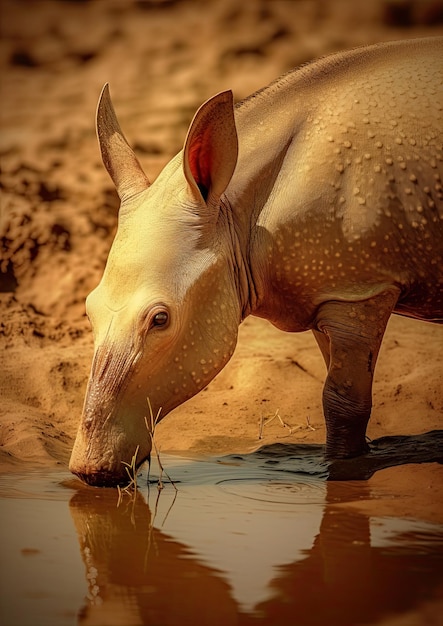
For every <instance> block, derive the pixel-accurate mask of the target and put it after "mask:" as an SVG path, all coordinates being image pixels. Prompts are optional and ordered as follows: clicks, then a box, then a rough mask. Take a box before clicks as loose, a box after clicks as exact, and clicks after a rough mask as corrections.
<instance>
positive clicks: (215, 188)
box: [70, 38, 443, 486]
mask: <svg viewBox="0 0 443 626" xmlns="http://www.w3.org/2000/svg"><path fill="white" fill-rule="evenodd" d="M442 74H443V39H442V38H435V39H424V40H415V41H409V42H397V43H389V44H381V45H376V46H371V47H367V48H361V49H357V50H353V51H350V52H345V53H342V54H337V55H332V56H330V57H327V58H325V59H321V60H319V61H317V62H315V63H312V64H310V65H307V66H304V67H302V68H301V69H298V70H296V71H294V72H291V73H289V74H287V75H285V76H284V77H282V78H281V79H279V80H277V81H276V82H274V83H273V84H271V85H270V86H269V87H267V88H266V89H264V90H262V91H260V92H258V93H257V94H254V95H253V96H251V97H250V98H248V99H246V100H245V101H243V102H241V103H240V104H238V105H237V106H236V107H233V101H232V94H231V92H223V93H221V94H218V95H217V96H215V97H214V98H212V99H210V100H209V101H208V102H206V103H205V104H204V105H203V106H202V107H201V108H200V109H199V111H198V112H197V114H196V115H195V117H194V120H193V122H192V124H191V126H190V129H189V132H188V135H187V138H186V142H185V146H184V149H183V151H182V152H180V153H179V154H178V155H177V156H176V157H175V158H174V159H173V160H172V161H171V162H170V163H169V164H168V165H167V166H166V167H165V169H164V170H163V172H162V173H161V175H160V176H159V178H158V179H157V180H156V181H155V182H154V183H153V184H152V185H150V184H149V182H148V179H147V178H146V176H145V174H144V173H143V171H142V169H141V167H140V165H139V163H138V161H137V159H136V157H135V155H134V153H133V151H132V150H131V148H130V147H129V145H128V144H127V142H126V140H125V138H124V136H123V134H122V132H121V130H120V127H119V125H118V122H117V119H116V117H115V113H114V110H113V108H112V104H111V101H110V96H109V91H108V88H107V87H105V88H104V90H103V93H102V96H101V100H100V103H99V107H98V114H97V129H98V136H99V142H100V147H101V151H102V156H103V161H104V164H105V166H106V168H107V170H108V172H109V174H110V175H111V177H112V179H113V181H114V183H115V185H116V188H117V191H118V193H119V196H120V199H121V209H120V215H119V225H118V231H117V235H116V237H115V240H114V243H113V245H112V249H111V251H110V253H109V258H108V262H107V265H106V269H105V272H104V275H103V278H102V280H101V282H100V284H99V285H98V287H97V288H96V289H95V290H94V291H93V292H92V293H91V294H90V295H89V297H88V299H87V310H88V314H89V317H90V319H91V323H92V326H93V329H94V338H95V355H94V360H93V364H92V370H91V374H90V379H89V385H88V389H87V393H86V399H85V405H84V410H83V415H82V418H81V423H80V427H79V430H78V434H77V439H76V442H75V446H74V449H73V452H72V457H71V463H70V468H71V470H72V471H73V472H74V473H75V474H77V475H78V476H80V477H81V478H82V479H83V480H85V481H86V482H88V483H90V484H91V485H110V486H112V485H116V484H118V483H122V482H125V481H126V480H127V474H126V471H125V465H124V462H127V463H128V462H130V461H131V458H132V457H133V455H134V452H135V450H136V448H137V446H139V448H138V454H137V464H140V463H141V462H142V461H143V460H144V459H146V458H147V456H148V455H149V453H150V440H149V437H148V436H147V432H146V425H145V420H144V416H145V415H147V414H148V404H147V398H148V397H149V400H150V403H151V405H152V408H153V412H154V415H156V414H157V411H158V410H159V409H160V408H161V416H162V417H164V416H165V415H166V414H167V413H168V412H169V411H171V410H172V409H174V408H175V407H176V406H178V405H179V404H181V403H183V402H184V401H185V400H187V399H188V398H190V397H191V396H193V395H194V394H196V393H198V392H199V391H200V390H201V389H203V388H204V387H205V386H206V385H207V384H208V383H209V381H210V380H211V379H212V378H213V377H214V376H215V375H216V374H217V372H219V371H220V370H221V369H222V368H223V366H224V365H225V364H226V363H227V361H228V360H229V358H230V357H231V355H232V353H233V351H234V348H235V345H236V341H237V329H238V326H239V324H240V322H241V321H242V320H243V319H244V318H245V317H246V316H248V315H257V316H260V317H264V318H266V319H268V320H270V321H271V322H272V323H273V324H275V325H276V326H277V327H278V328H280V329H282V330H285V331H295V332H296V331H304V330H308V329H310V330H312V331H313V332H314V335H315V337H316V339H317V341H318V344H319V346H320V349H321V351H322V353H323V356H324V359H325V361H326V366H327V369H328V374H327V379H326V382H325V387H324V393H323V405H324V414H325V419H326V428H327V441H326V454H327V456H328V457H329V458H343V457H351V456H357V455H360V454H362V453H364V452H365V451H366V443H365V431H366V425H367V422H368V419H369V417H370V412H371V387H372V379H373V372H374V367H375V363H376V360H377V355H378V351H379V348H380V344H381V341H382V337H383V333H384V331H385V327H386V324H387V321H388V319H389V316H390V315H391V313H393V312H396V313H401V314H403V315H408V316H411V317H415V318H419V319H422V320H428V321H433V322H440V323H441V322H442V319H443V294H442V292H443V270H442V267H443V265H442V264H443V203H442V165H443V163H442V159H443V157H442V136H443V94H442ZM234 170H235V171H234ZM411 356H412V355H411ZM296 393H297V390H296V389H294V397H296ZM208 419H209V418H208Z"/></svg>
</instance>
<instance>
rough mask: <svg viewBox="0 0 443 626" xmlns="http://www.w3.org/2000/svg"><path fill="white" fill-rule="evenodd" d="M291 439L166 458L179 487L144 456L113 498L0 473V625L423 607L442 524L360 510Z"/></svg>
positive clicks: (374, 619) (349, 617)
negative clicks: (130, 481) (219, 453)
mask: <svg viewBox="0 0 443 626" xmlns="http://www.w3.org/2000/svg"><path fill="white" fill-rule="evenodd" d="M295 448H296V447H295V446H293V449H292V451H291V453H289V452H288V451H287V450H284V449H282V448H279V449H278V450H277V449H273V448H272V447H271V448H269V450H268V451H267V452H266V451H263V450H262V451H259V452H257V453H255V454H250V455H245V456H239V455H231V456H227V457H223V458H215V459H206V460H201V459H200V460H197V459H190V458H188V459H184V458H179V457H176V456H168V455H162V462H163V465H164V466H165V468H166V469H167V472H168V476H170V478H171V479H172V480H173V481H174V484H175V487H174V485H172V484H171V483H170V482H169V479H168V477H167V476H165V475H163V476H162V481H163V489H161V490H159V489H158V487H157V485H158V478H159V475H160V472H159V469H158V467H156V466H155V464H154V463H153V467H151V470H150V472H149V476H148V470H147V467H144V468H143V470H142V471H141V472H140V474H139V476H138V485H139V489H138V490H137V492H135V493H132V494H128V493H122V494H120V497H119V494H118V492H117V490H115V489H100V488H92V487H86V486H84V485H82V484H81V483H80V482H79V481H78V480H77V479H75V478H73V477H72V476H71V475H70V474H68V473H67V472H54V471H33V472H29V473H22V474H11V475H2V476H0V496H1V500H0V506H1V519H2V531H3V532H2V559H1V604H0V606H1V609H0V610H1V613H0V618H1V619H0V622H1V624H2V625H4V626H27V625H28V624H29V625H31V624H32V626H39V625H41V626H51V625H54V626H65V625H73V624H76V625H77V624H79V625H80V624H84V625H93V624H94V625H101V626H114V625H122V626H123V625H125V626H137V625H145V624H146V625H155V626H161V625H173V626H174V625H176V624H177V625H179V624H180V626H183V625H187V624H189V625H192V626H194V625H195V624H202V625H208V626H218V625H223V626H230V625H234V624H235V625H242V624H245V625H251V624H262V625H266V626H274V625H276V626H279V625H282V626H283V625H285V626H287V625H288V624H295V625H297V624H300V625H311V624H312V625H322V626H323V625H324V624H328V625H331V626H334V625H337V626H339V625H340V626H345V625H347V624H348V625H351V624H378V623H380V624H381V623H383V624H388V623H389V622H388V621H386V620H387V619H388V618H392V619H393V620H394V621H393V622H392V623H396V622H395V620H396V619H400V618H402V616H403V617H404V616H408V615H411V614H412V615H419V614H420V610H421V607H423V606H425V607H428V608H427V609H426V610H427V611H428V613H429V611H430V610H432V606H433V604H432V603H433V602H435V601H436V598H437V596H438V590H439V589H440V590H441V586H442V583H443V540H442V531H443V527H442V526H440V525H438V524H434V523H429V522H424V521H419V520H418V519H405V520H404V519H400V518H397V517H380V516H377V515H375V516H374V515H373V516H370V515H368V514H366V513H363V512H362V511H361V510H360V509H359V508H358V507H355V506H354V505H355V503H356V502H358V501H359V500H364V501H367V500H370V499H373V500H376V499H377V497H378V495H377V493H373V492H371V488H370V487H369V485H368V483H367V482H365V481H356V482H340V483H334V482H328V481H326V480H325V472H324V467H323V465H322V461H321V455H320V453H319V452H318V451H317V450H315V449H313V450H312V452H309V450H308V449H307V448H305V449H301V450H300V451H299V452H298V451H297V450H296V449H295ZM294 459H296V460H297V463H294ZM294 468H296V469H294ZM393 497H395V494H393ZM429 606H431V609H429ZM423 610H424V609H423ZM398 623H400V622H398ZM401 623H403V622H401ZM404 623H406V622H404ZM408 623H409V622H408ZM411 623H412V622H411ZM436 623H437V622H436Z"/></svg>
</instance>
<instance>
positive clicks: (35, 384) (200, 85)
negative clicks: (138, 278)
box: [0, 0, 443, 522]
mask: <svg viewBox="0 0 443 626" xmlns="http://www.w3.org/2000/svg"><path fill="white" fill-rule="evenodd" d="M395 6H396V7H397V9H395V10H394V8H393V7H395ZM398 6H399V3H395V2H387V1H382V0H373V1H372V2H367V1H359V0H354V1H353V2H348V1H347V0H342V1H331V2H325V1H321V0H317V1H315V0H312V1H309V2H308V1H303V0H299V1H297V2H295V1H294V2H288V1H284V0H272V1H270V0H269V1H264V0H263V1H261V2H260V1H259V0H248V1H245V2H243V3H240V2H238V1H236V0H205V1H202V2H199V1H191V0H189V1H181V2H180V1H176V2H174V1H163V2H161V1H157V2H147V1H144V2H142V1H140V2H135V1H133V2H131V1H130V0H119V1H117V0H114V1H113V0H110V1H105V0H103V1H101V0H90V1H89V2H88V1H83V2H67V1H55V0H54V1H39V0H33V1H26V0H22V1H17V0H15V1H13V0H3V1H2V2H1V7H2V16H1V24H2V30H3V32H2V41H1V47H0V63H1V65H0V74H1V123H2V127H1V137H0V153H1V163H2V174H1V186H2V199H1V227H0V238H1V249H0V255H1V256H0V269H1V272H2V273H1V274H0V280H1V293H0V311H1V317H0V360H1V365H0V390H1V404H0V470H2V471H10V470H12V469H14V468H18V467H24V466H25V467H29V468H32V467H35V466H41V465H51V464H57V463H58V464H61V465H63V466H64V465H65V464H66V463H67V460H68V458H69V453H70V449H71V447H72V444H73V438H74V436H75V431H76V428H77V424H78V420H79V417H80V413H81V406H82V402H83V395H84V391H85V385H86V380H87V375H88V369H89V364H90V361H91V356H92V337H91V333H90V330H89V326H88V322H87V320H86V318H85V317H84V299H85V296H86V294H87V293H88V292H89V291H90V290H91V289H92V288H93V287H94V286H95V285H96V284H97V282H98V280H99V278H100V275H101V272H102V269H103V265H104V262H105V260H106V256H107V252H108V250H109V246H110V244H111V241H112V237H113V235H114V232H115V228H116V216H117V209H118V202H117V198H116V194H115V191H114V189H113V187H112V185H111V183H110V181H109V179H108V176H107V174H106V172H105V171H104V168H103V167H102V165H101V161H100V157H99V152H98V148H97V145H96V138H95V130H94V114H95V106H96V101H97V97H98V94H99V92H100V89H101V87H102V85H103V83H105V82H107V81H109V82H110V84H111V90H112V94H113V99H114V103H115V106H116V109H117V111H118V114H119V118H120V121H121V124H122V126H123V128H124V129H125V133H126V134H127V136H128V138H129V139H130V140H131V141H132V142H133V145H134V146H135V148H136V151H137V154H138V155H139V157H140V160H141V162H142V164H143V166H144V168H145V170H146V171H147V172H148V174H149V177H150V178H151V179H153V178H154V177H155V176H156V175H157V174H158V172H159V171H160V169H161V167H162V166H163V165H164V164H165V163H166V162H167V161H168V160H169V158H170V157H171V156H173V155H174V154H175V153H176V152H177V151H178V150H179V149H180V148H181V145H182V142H183V139H184V136H185V133H186V128H187V125H188V123H189V121H190V119H191V118H192V115H193V113H194V111H195V110H196V108H197V107H198V106H199V105H200V104H201V103H202V102H203V101H204V100H205V99H207V98H208V97H209V96H211V95H213V94H214V93H216V92H217V91H221V90H223V89H225V88H232V89H233V90H234V95H235V98H236V100H239V99H241V98H243V97H244V96H246V95H248V94H249V93H251V92H253V91H254V90H256V89H258V88H260V87H261V86H264V85H265V84H267V83H268V82H269V81H270V80H272V79H273V78H275V77H277V76H278V75H279V74H281V73H282V72H284V71H286V70H288V69H290V68H291V67H293V66H295V65H298V64H300V63H302V62H304V61H307V60H309V59H312V58H314V57H316V56H319V55H321V54H325V53H328V52H332V51H335V50H339V49H345V48H350V47H352V46H355V45H361V44H366V43H373V42H376V41H382V40H389V39H398V38H405V37H416V36H421V35H434V34H441V33H443V23H442V3H441V2H435V1H431V0H429V1H428V0H423V1H422V2H416V3H414V2H411V3H403V4H402V7H403V8H402V9H401V10H400V9H398ZM407 6H409V7H410V8H409V10H408V9H407ZM442 348H443V328H442V327H438V326H436V325H432V324H425V323H421V322H416V321H412V320H407V319H402V318H399V317H395V318H393V319H392V320H391V322H390V324H389V329H388V332H387V334H386V338H385V341H384V345H383V348H382V352H381V355H380V359H379V364H378V366H377V371H376V382H375V386H374V410H373V417H372V420H371V424H370V427H369V431H368V434H369V436H370V437H379V436H382V435H388V434H414V433H422V432H427V431H429V430H432V429H436V428H441V424H442V419H441V418H442V414H443V386H442V373H443V350H442ZM324 375H325V371H324V364H323V361H322V358H321V355H320V353H319V351H318V349H317V346H316V344H315V342H314V340H313V337H312V336H311V335H310V334H309V333H303V334H297V335H296V334H294V335H290V334H287V333H282V332H280V331H277V330H276V329H274V328H273V327H271V325H270V324H268V323H267V322H265V321H263V320H259V319H253V318H250V319H248V320H247V321H246V322H245V323H244V324H243V326H242V328H241V331H240V339H239V344H238V349H237V351H236V354H235V355H234V357H233V359H232V361H231V362H230V363H229V365H228V366H227V367H226V368H225V370H224V371H223V372H222V373H221V374H220V375H219V376H218V378H217V379H215V380H214V381H213V383H211V385H210V386H209V388H208V389H206V390H205V391H204V392H202V393H201V394H200V395H199V396H197V397H196V398H194V399H192V400H191V401H189V402H188V403H187V404H186V405H184V406H182V407H180V408H179V409H177V410H176V411H175V412H174V413H173V414H171V415H170V416H169V417H168V418H167V419H166V420H165V421H164V422H162V424H161V425H160V426H159V428H158V431H157V437H158V444H159V445H160V447H161V449H162V450H164V451H166V450H174V451H183V452H189V451H191V452H198V453H217V454H219V453H225V452H233V451H240V450H241V451H245V450H250V449H253V448H255V447H257V446H258V444H259V443H260V442H259V439H258V434H259V422H260V419H261V418H262V417H270V416H272V415H274V414H275V413H276V411H277V410H278V412H279V415H280V416H281V418H282V420H283V421H284V422H285V423H286V424H287V427H283V426H282V424H281V423H280V421H279V420H278V419H275V420H273V422H271V423H270V424H269V425H268V426H267V427H266V428H265V429H264V432H263V439H262V443H263V442H264V443H270V442H273V441H285V442H290V441H292V442H303V443H309V442H316V443H319V442H323V441H324V438H325V429H324V423H323V417H322V411H321V389H322V383H323V380H324ZM371 481H372V482H373V484H374V486H375V487H380V488H381V489H386V494H387V495H386V502H384V501H383V499H381V500H379V501H377V507H379V508H378V509H377V510H378V511H384V512H387V513H394V514H400V515H412V516H414V515H415V516H417V515H420V516H421V517H424V518H427V519H430V520H433V521H438V520H439V521H442V522H443V504H442V503H443V497H442V496H443V488H442V485H443V477H442V468H441V466H438V465H421V466H412V465H409V466H403V467H401V468H392V469H388V470H384V471H381V472H378V474H376V475H375V476H374V478H372V479H371ZM392 493H395V494H396V498H392V497H390V495H389V494H392ZM370 505H371V503H369V504H367V506H370ZM359 506H364V504H360V505H359Z"/></svg>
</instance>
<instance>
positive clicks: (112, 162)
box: [96, 84, 149, 202]
mask: <svg viewBox="0 0 443 626" xmlns="http://www.w3.org/2000/svg"><path fill="white" fill-rule="evenodd" d="M96 125H97V136H98V141H99V144H100V150H101V153H102V159H103V163H104V165H105V167H106V169H107V170H108V173H109V175H110V177H111V178H112V181H113V183H114V185H115V187H116V189H117V193H118V195H119V196H120V200H121V201H122V202H123V200H128V199H129V198H131V197H132V196H135V195H136V194H137V193H139V192H140V191H143V190H145V189H146V188H147V187H149V180H148V178H147V177H146V175H145V173H144V172H143V170H142V167H141V165H140V163H139V162H138V159H137V157H136V156H135V154H134V152H133V150H132V148H131V147H130V145H129V144H128V142H127V141H126V139H125V136H124V134H123V132H122V130H121V128H120V124H119V123H118V120H117V117H116V115H115V111H114V107H113V106H112V102H111V96H110V94H109V86H108V84H106V85H105V86H104V87H103V89H102V92H101V95H100V99H99V101H98V106H97V122H96Z"/></svg>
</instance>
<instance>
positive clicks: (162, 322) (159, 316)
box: [152, 311, 169, 326]
mask: <svg viewBox="0 0 443 626" xmlns="http://www.w3.org/2000/svg"><path fill="white" fill-rule="evenodd" d="M168 321H169V315H168V314H167V312H166V311H159V312H158V313H156V314H155V315H154V317H153V318H152V325H153V326H166V324H167V323H168Z"/></svg>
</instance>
